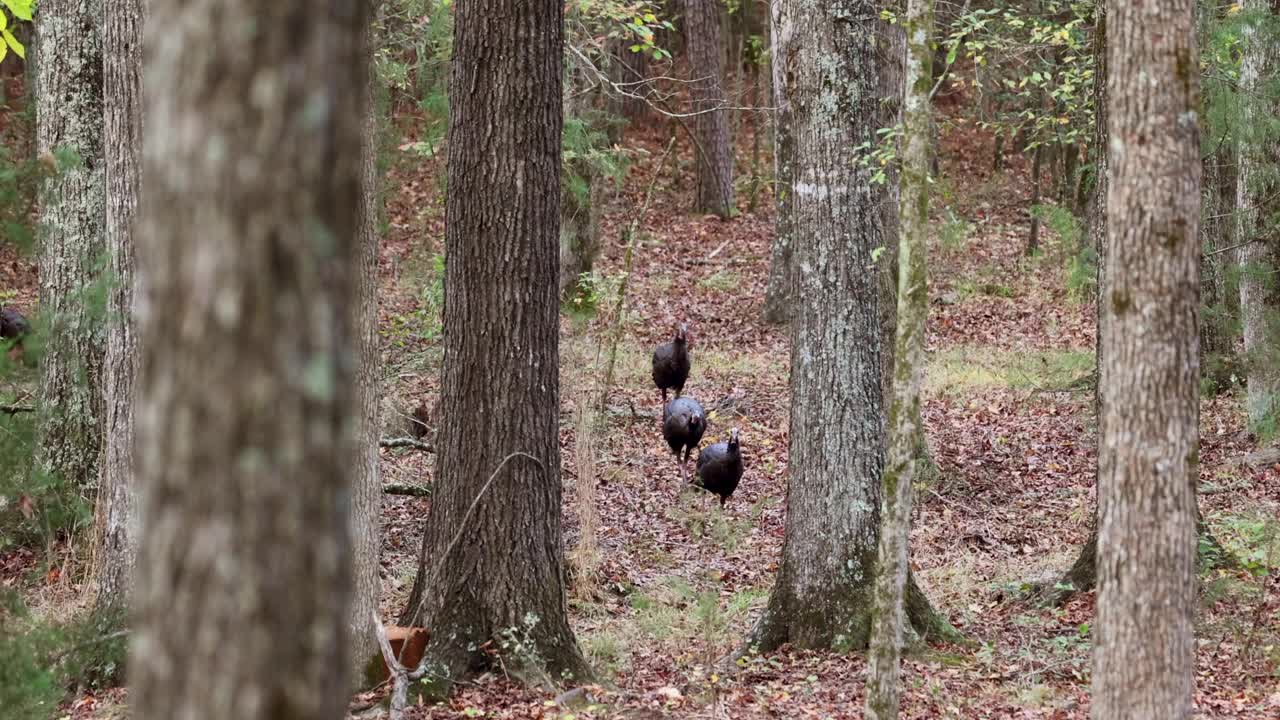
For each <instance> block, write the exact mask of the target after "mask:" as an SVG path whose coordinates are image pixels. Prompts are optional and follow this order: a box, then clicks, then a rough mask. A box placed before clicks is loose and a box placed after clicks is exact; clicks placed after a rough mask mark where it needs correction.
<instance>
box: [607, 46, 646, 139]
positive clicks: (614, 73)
mask: <svg viewBox="0 0 1280 720" xmlns="http://www.w3.org/2000/svg"><path fill="white" fill-rule="evenodd" d="M631 45H632V43H630V42H629V41H628V40H627V39H626V38H619V39H617V40H614V41H613V42H610V43H609V67H608V72H609V79H610V80H612V81H613V82H615V83H618V84H619V85H621V86H622V88H623V89H624V90H625V91H626V93H627V94H626V95H620V94H618V93H609V95H608V107H609V112H610V114H612V115H614V116H616V117H620V118H622V119H624V120H626V121H628V122H631V123H635V122H636V121H638V120H642V119H644V117H645V115H646V114H647V113H648V111H649V104H648V103H646V102H645V101H644V100H643V99H641V98H645V97H648V95H649V90H648V88H647V87H645V85H644V81H645V78H646V74H645V73H646V72H647V69H646V67H647V64H646V62H645V55H644V53H643V52H631ZM636 96H639V97H636ZM620 139H621V136H620V135H615V136H614V137H611V140H613V141H614V142H618V141H619V140H620Z"/></svg>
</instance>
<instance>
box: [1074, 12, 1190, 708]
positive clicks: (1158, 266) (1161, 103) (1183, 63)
mask: <svg viewBox="0 0 1280 720" xmlns="http://www.w3.org/2000/svg"><path fill="white" fill-rule="evenodd" d="M1194 9H1195V8H1194V5H1193V4H1192V2H1191V0H1152V1H1149V2H1146V3H1141V4H1138V3H1126V2H1113V3H1112V4H1111V5H1110V6H1109V7H1108V12H1107V20H1108V28H1107V41H1108V42H1107V46H1108V47H1107V53H1108V57H1107V61H1108V66H1109V67H1111V68H1125V70H1126V71H1125V72H1115V73H1111V74H1110V76H1109V77H1108V79H1107V83H1108V87H1107V102H1108V140H1109V142H1108V146H1109V148H1110V149H1111V156H1110V158H1109V161H1110V171H1111V178H1110V182H1109V188H1108V197H1107V244H1108V249H1109V252H1108V253H1107V258H1106V268H1107V269H1106V274H1105V280H1106V283H1105V285H1104V286H1103V287H1102V288H1101V292H1100V293H1099V297H1100V302H1101V303H1102V315H1103V323H1102V347H1103V348H1104V350H1105V352H1104V353H1103V360H1102V365H1101V373H1100V381H1099V387H1100V389H1101V395H1102V403H1101V405H1102V409H1101V412H1102V419H1101V422H1100V423H1099V425H1100V428H1101V436H1100V441H1099V471H1098V500H1099V506H1098V599H1097V621H1096V625H1095V627H1096V645H1095V650H1094V659H1095V662H1094V674H1093V716H1094V717H1095V718H1100V719H1110V718H1117V719H1118V718H1138V717H1144V718H1146V717H1151V718H1155V717H1159V718H1170V719H1171V720H1178V719H1180V718H1186V717H1190V715H1191V710H1192V685H1193V677H1192V673H1193V670H1194V661H1195V652H1194V650H1195V647H1194V639H1193V637H1192V620H1193V616H1194V611H1195V605H1196V592H1195V569H1196V562H1195V561H1196V498H1195V486H1196V482H1197V472H1198V445H1199V443H1198V441H1199V425H1198V422H1199V400H1200V398H1199V382H1200V377H1199V330H1198V325H1197V321H1198V314H1199V295H1200V293H1199V290H1200V285H1199V282H1200V274H1199V271H1200V244H1199V237H1198V234H1197V227H1198V224H1199V221H1200V181H1201V165H1200V132H1199V125H1198V122H1197V120H1196V110H1197V108H1198V106H1199V97H1198V96H1199V81H1200V74H1199V68H1198V63H1197V61H1196V59H1197V58H1198V57H1199V56H1198V55H1197V50H1196V41H1195V25H1194V19H1195V13H1194Z"/></svg>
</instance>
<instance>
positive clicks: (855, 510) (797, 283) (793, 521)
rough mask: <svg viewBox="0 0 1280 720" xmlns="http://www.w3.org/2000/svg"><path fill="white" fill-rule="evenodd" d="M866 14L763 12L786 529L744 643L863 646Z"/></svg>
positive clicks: (852, 0)
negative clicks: (784, 272) (787, 340)
mask: <svg viewBox="0 0 1280 720" xmlns="http://www.w3.org/2000/svg"><path fill="white" fill-rule="evenodd" d="M878 11H879V7H878V6H877V4H876V3H873V2H865V1H858V0H839V1H837V2H829V3H821V2H817V1H816V0H783V1H782V2H779V3H777V4H775V6H774V23H775V24H774V38H775V41H777V42H778V43H779V44H780V46H781V47H783V48H786V50H785V52H784V53H781V54H778V55H776V56H775V57H776V59H775V62H777V63H779V64H780V65H781V66H782V67H780V68H778V69H777V70H776V71H775V72H778V73H779V74H781V75H782V76H783V77H784V78H785V85H780V88H782V91H783V92H784V93H785V94H786V98H785V100H784V105H785V108H786V109H785V110H784V111H783V114H784V118H785V119H784V120H783V122H784V123H785V124H786V133H787V134H788V135H789V136H790V137H789V143H788V152H783V151H781V150H780V152H779V157H778V163H779V165H780V166H781V167H782V168H783V173H782V174H783V175H784V176H786V177H787V178H788V179H789V185H788V186H787V187H781V188H779V192H780V193H784V194H786V195H787V196H789V201H788V202H789V205H788V211H789V213H790V218H789V220H788V222H789V223H790V224H791V227H792V228H793V230H794V234H793V235H792V239H791V250H792V252H793V253H794V255H793V258H792V260H793V273H794V277H793V280H792V284H793V286H794V287H793V289H794V302H793V303H792V307H793V315H792V318H791V341H792V352H791V368H792V370H791V442H790V458H791V460H790V464H789V470H790V472H789V477H788V484H787V503H788V510H787V527H786V537H785V539H784V541H783V549H782V559H781V563H780V565H779V569H778V577H777V579H776V582H775V585H774V589H773V593H772V595H771V597H770V600H769V605H768V607H767V609H766V610H765V613H764V614H763V616H762V617H761V618H760V621H759V623H758V625H757V626H756V628H755V630H754V633H753V637H752V640H751V644H752V645H755V646H758V647H759V648H760V649H761V650H771V649H773V648H776V647H777V646H779V645H781V644H783V643H786V642H790V643H793V644H794V645H796V646H798V647H805V648H816V647H838V648H849V647H865V646H866V644H867V639H868V635H869V632H870V620H871V585H872V580H873V578H874V576H875V566H876V546H877V542H878V536H879V514H880V513H879V501H880V474H881V470H882V467H883V460H884V443H883V440H884V438H883V436H884V428H883V420H882V418H881V408H882V407H883V394H882V385H881V359H880V356H881V353H882V345H883V333H882V329H881V326H880V303H881V301H882V299H881V283H880V281H879V278H878V274H877V273H875V272H869V271H868V265H869V264H870V263H871V262H872V258H871V255H872V252H873V251H874V250H875V249H876V248H877V247H881V246H883V243H884V239H883V227H882V225H883V214H882V213H881V211H880V209H879V207H878V206H877V200H878V197H877V192H876V191H875V190H873V189H872V187H871V182H870V175H871V173H870V171H869V169H867V168H864V167H862V166H861V164H860V163H859V162H858V157H857V152H856V151H855V150H854V148H856V147H857V146H858V145H859V144H860V143H861V142H863V141H874V140H875V130H876V128H877V127H879V123H878V121H879V119H880V117H881V116H880V110H879V107H878V106H879V92H878V90H879V87H880V77H879V72H880V67H879V62H878V53H877V39H878V37H879V30H878V28H877V24H878V23H879V19H878V14H879V13H878Z"/></svg>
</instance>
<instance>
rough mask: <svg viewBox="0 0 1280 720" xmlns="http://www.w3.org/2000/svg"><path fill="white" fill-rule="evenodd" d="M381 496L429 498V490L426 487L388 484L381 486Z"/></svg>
mask: <svg viewBox="0 0 1280 720" xmlns="http://www.w3.org/2000/svg"><path fill="white" fill-rule="evenodd" d="M382 494H383V495H408V496H410V497H430V496H431V488H430V487H429V486H427V485H414V484H412V483H388V484H386V485H383V486H382Z"/></svg>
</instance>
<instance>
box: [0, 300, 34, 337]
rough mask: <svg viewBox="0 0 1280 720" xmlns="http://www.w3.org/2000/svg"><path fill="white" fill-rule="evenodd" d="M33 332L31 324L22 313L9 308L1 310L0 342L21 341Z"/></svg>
mask: <svg viewBox="0 0 1280 720" xmlns="http://www.w3.org/2000/svg"><path fill="white" fill-rule="evenodd" d="M29 332H31V324H30V323H28V322H27V319H26V318H25V317H23V316H22V313H20V312H18V311H17V310H10V309H9V308H0V340H20V339H22V336H24V335H26V334H27V333H29Z"/></svg>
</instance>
